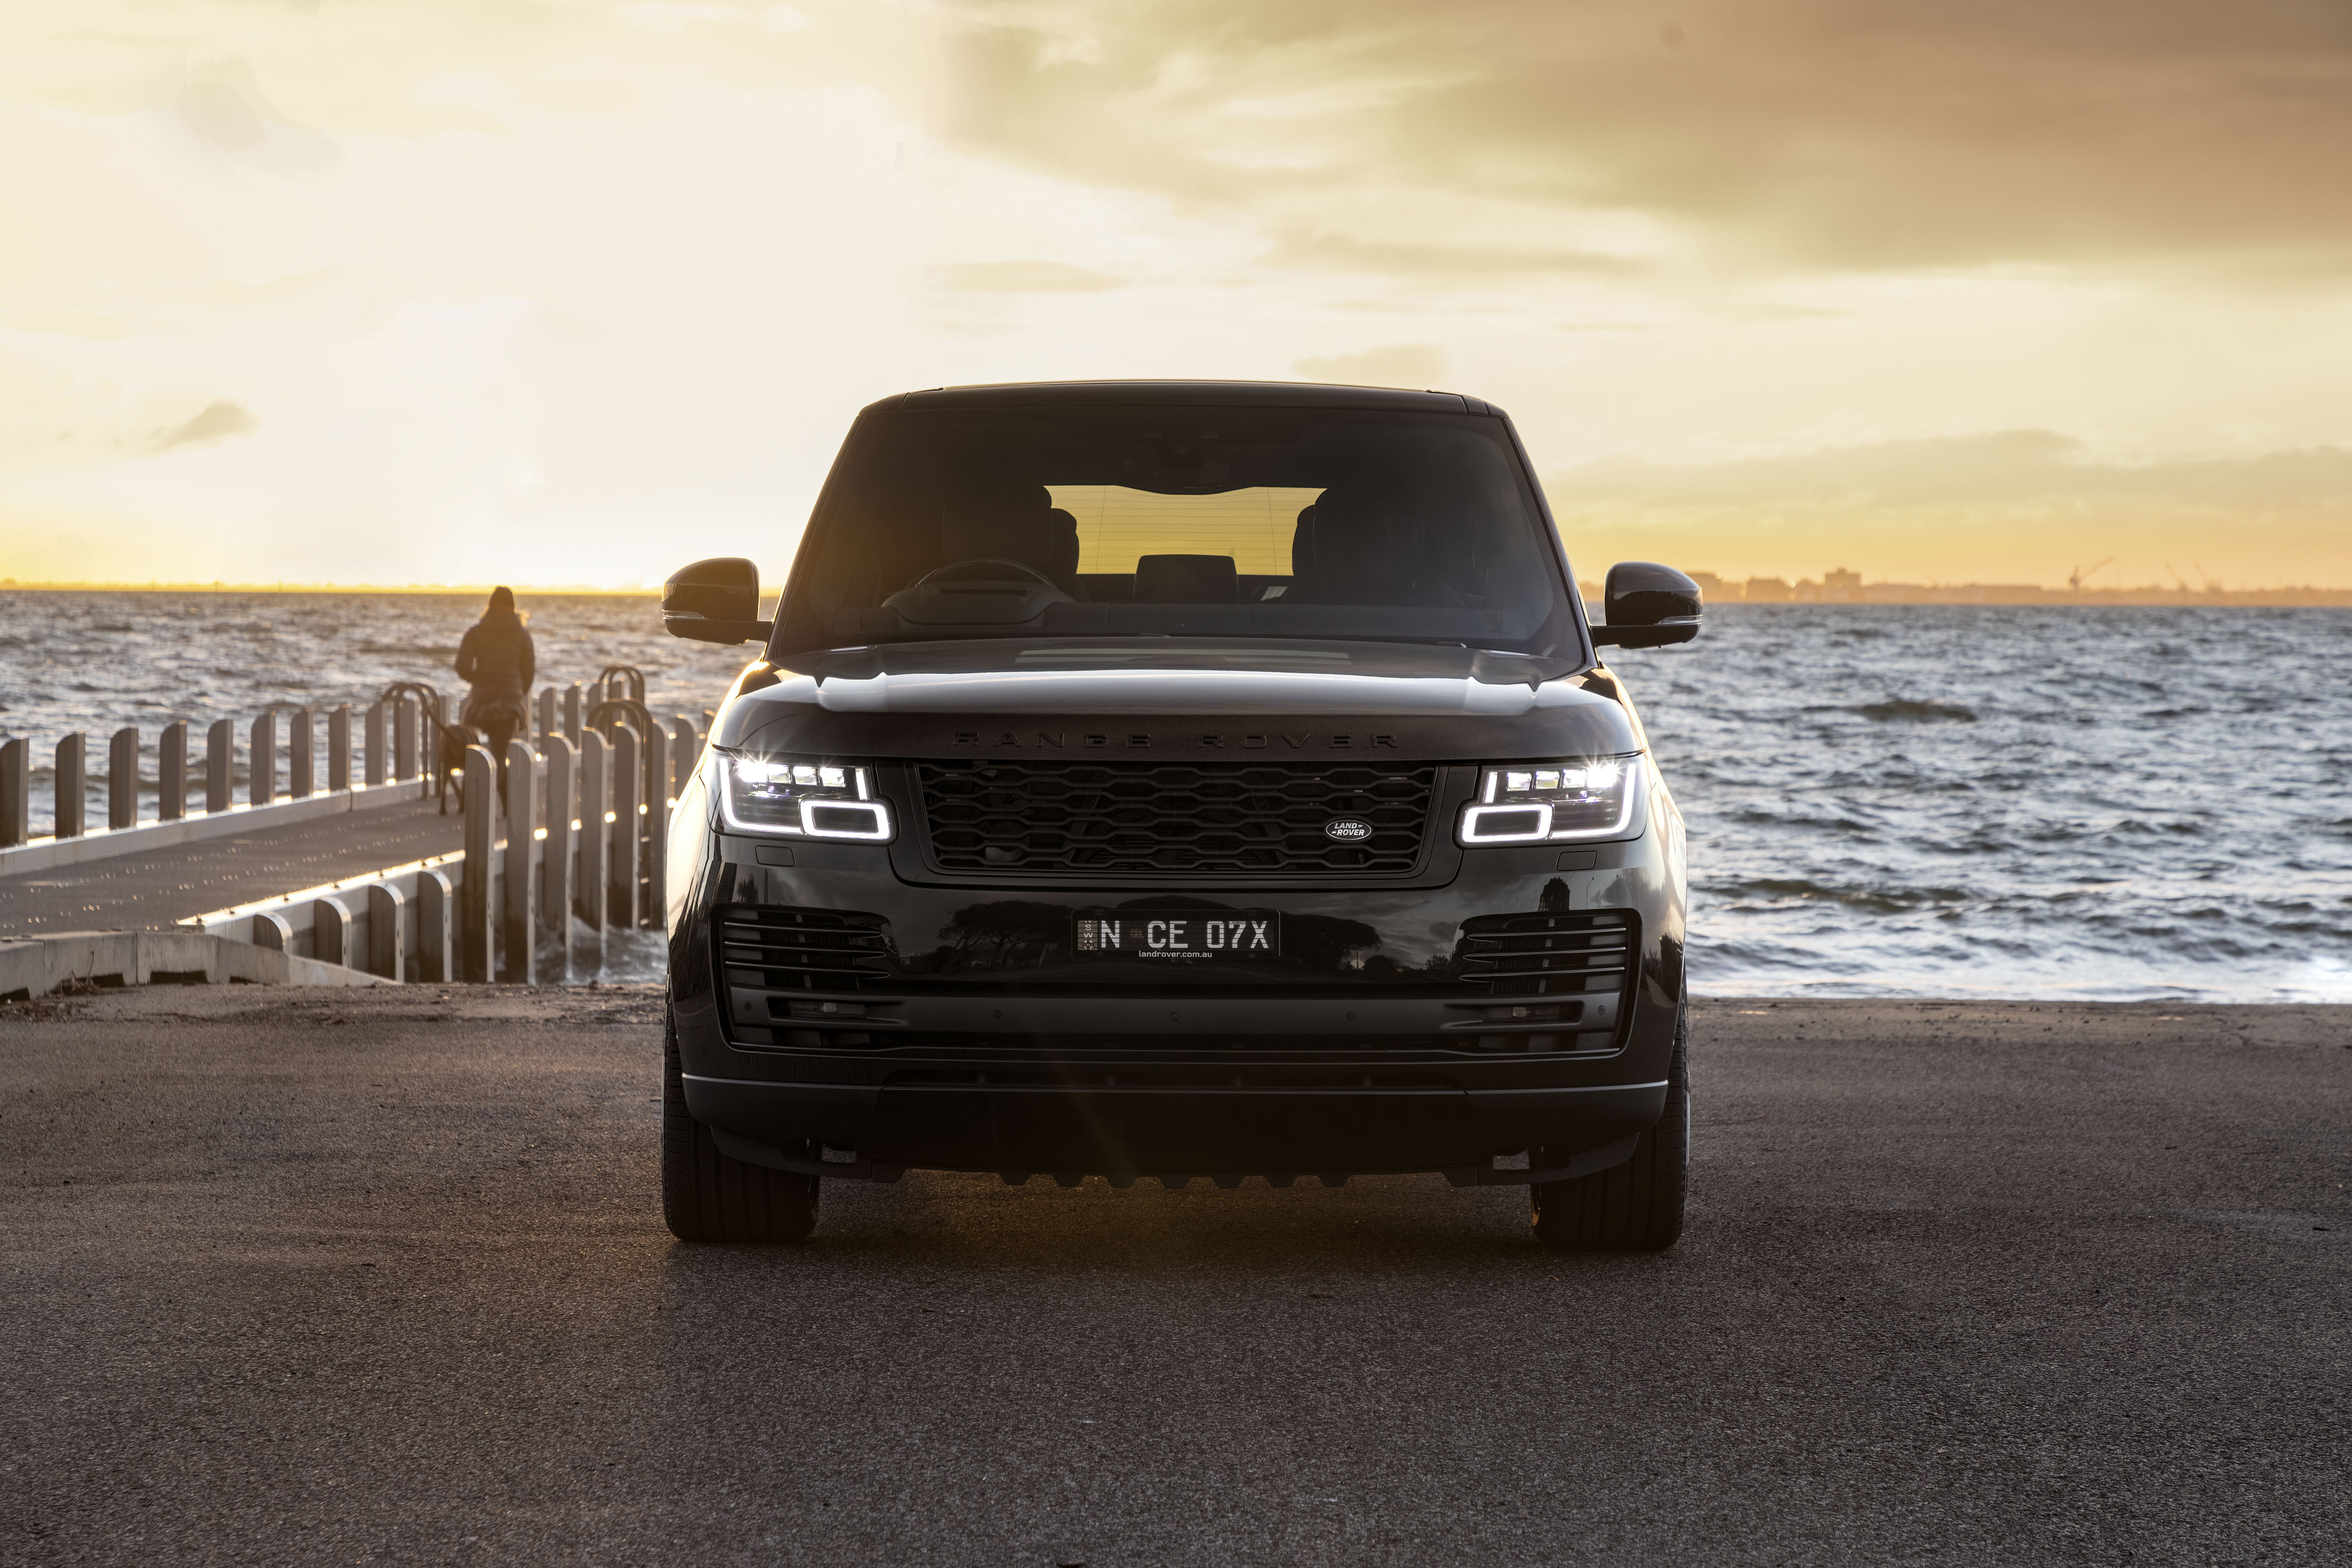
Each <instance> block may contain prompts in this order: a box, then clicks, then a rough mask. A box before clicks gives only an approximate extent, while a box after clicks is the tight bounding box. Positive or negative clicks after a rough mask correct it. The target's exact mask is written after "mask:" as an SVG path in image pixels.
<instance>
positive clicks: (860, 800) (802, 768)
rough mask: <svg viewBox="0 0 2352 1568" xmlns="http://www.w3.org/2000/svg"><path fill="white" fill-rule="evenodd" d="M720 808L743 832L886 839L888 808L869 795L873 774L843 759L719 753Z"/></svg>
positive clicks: (868, 840) (880, 841)
mask: <svg viewBox="0 0 2352 1568" xmlns="http://www.w3.org/2000/svg"><path fill="white" fill-rule="evenodd" d="M716 755H717V757H718V763H719V773H720V775H721V777H720V785H721V787H720V789H719V811H720V813H721V814H722V815H723V816H725V817H726V820H727V826H730V827H732V828H736V829H739V830H740V831H742V832H745V833H789V834H793V835H794V836H795V837H807V838H852V839H856V840H858V841H859V842H861V843H866V844H887V843H888V842H889V841H890V808H889V806H888V805H885V804H884V803H883V802H881V801H879V800H877V799H875V798H874V778H873V774H872V773H870V772H868V771H867V770H866V769H865V768H861V767H854V766H851V765H849V764H848V763H821V762H815V761H805V760H803V759H801V758H798V757H753V756H747V755H745V754H744V753H743V752H717V753H716Z"/></svg>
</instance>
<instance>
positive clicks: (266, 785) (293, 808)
mask: <svg viewBox="0 0 2352 1568" xmlns="http://www.w3.org/2000/svg"><path fill="white" fill-rule="evenodd" d="M353 718H354V715H353V712H352V708H351V705H350V704H348V703H343V704H339V705H338V706H336V707H334V708H332V709H330V710H327V712H326V714H325V720H326V724H325V730H326V735H325V740H326V749H325V756H324V759H323V760H324V762H325V763H326V766H325V768H324V770H323V773H322V771H321V769H320V766H319V763H320V761H321V758H320V746H319V742H320V723H319V719H320V715H319V714H318V713H317V712H315V711H314V710H311V709H309V708H299V707H273V708H270V709H268V710H265V711H263V712H261V713H258V714H256V715H255V716H254V717H253V718H252V719H251V720H250V721H246V722H244V723H240V722H239V721H236V720H235V719H222V720H219V721H215V723H213V724H212V725H211V726H210V727H209V728H208V729H207V730H206V731H205V736H204V751H203V753H202V754H201V755H200V756H199V755H196V754H194V753H193V752H191V751H190V749H189V740H190V730H189V726H188V724H187V723H186V721H174V722H173V723H170V724H166V725H165V726H163V731H162V732H161V733H160V734H158V735H157V737H156V743H155V753H154V754H155V773H154V775H153V779H154V784H155V796H156V798H155V814H154V815H153V816H143V817H142V815H141V796H142V793H143V789H144V786H145V784H146V783H147V779H146V778H145V777H144V776H143V769H142V761H143V755H144V744H143V738H142V734H141V731H139V729H138V727H137V726H136V725H132V726H128V727H126V728H123V729H121V730H117V731H115V732H114V734H113V736H112V737H111V738H110V740H109V742H108V743H107V748H106V752H107V767H106V805H107V810H106V817H107V820H106V823H105V825H104V826H94V825H92V824H90V823H89V821H87V820H86V816H87V797H88V795H89V769H88V757H89V737H88V736H87V735H86V734H84V733H83V732H81V731H72V732H69V733H68V734H66V735H64V736H62V737H61V738H60V739H59V740H58V743H57V751H56V755H55V766H54V767H53V769H52V771H51V775H50V780H49V785H50V795H51V797H52V798H51V803H50V816H51V820H52V822H53V824H54V831H52V832H50V833H47V834H43V835H38V836H36V835H35V834H34V833H33V832H32V831H31V814H32V802H33V796H34V785H35V780H34V778H33V772H32V766H31V763H32V744H31V742H29V741H27V740H26V739H25V738H24V737H22V736H9V737H0V877H6V876H10V875H14V874H16V873H20V872H26V871H37V870H47V869H48V868H52V867H58V866H71V865H78V864H80V863H81V862H83V861H86V860H94V859H101V858H105V857H108V856H111V855H128V854H132V853H135V852H137V851H140V850H144V849H155V848H163V847H167V846H169V845H173V844H181V843H188V842H192V841H195V840H199V839H204V838H210V837H218V836H219V835H221V834H224V833H247V832H251V831H252V830H254V829H256V828H259V827H266V826H277V825H281V824H285V823H292V822H300V821H304V820H306V819H308V818H310V817H314V816H331V815H333V814H335V813H337V812H342V811H363V810H366V809H368V808H369V807H371V806H376V805H398V804H400V803H401V802H404V801H412V800H415V799H418V798H419V797H420V796H422V795H424V794H425V791H426V789H427V788H429V787H430V785H431V783H432V781H433V779H434V777H435V776H436V768H437V764H438V762H439V758H440V753H441V747H440V738H439V733H438V731H437V730H436V726H435V724H434V722H433V716H432V712H431V708H430V704H428V703H427V702H426V701H425V700H423V699H422V698H420V697H417V696H404V697H398V698H395V699H394V700H391V701H388V702H373V703H370V704H369V705H368V706H367V707H366V708H364V709H362V710H359V713H358V714H357V719H358V723H357V725H356V726H354V724H353ZM355 727H356V729H357V731H358V732H357V733H356V734H354V733H353V731H354V728H355ZM240 734H242V735H243V737H244V738H245V741H246V744H245V747H244V755H243V757H242V759H240V757H239V754H238V752H239V747H238V740H239V737H240ZM281 745H282V747H283V749H282V750H281V749H280V748H281ZM281 758H282V759H283V761H284V762H285V764H286V765H285V767H284V768H283V769H282V770H281V769H280V767H279V765H278V764H279V762H280V760H281ZM240 760H242V761H243V762H244V763H245V766H244V769H243V773H244V775H245V785H246V787H245V790H244V792H243V793H244V795H245V798H244V799H242V800H240V799H238V798H237V795H238V793H239V792H238V789H237V787H236V786H237V775H238V772H239V769H238V763H239V762H240ZM355 767H356V768H357V769H358V771H359V774H360V776H358V777H356V778H355V777H354V776H353V772H354V768H355ZM281 772H282V773H283V774H284V779H285V787H284V789H283V790H282V791H281V789H280V787H279V775H280V773H281Z"/></svg>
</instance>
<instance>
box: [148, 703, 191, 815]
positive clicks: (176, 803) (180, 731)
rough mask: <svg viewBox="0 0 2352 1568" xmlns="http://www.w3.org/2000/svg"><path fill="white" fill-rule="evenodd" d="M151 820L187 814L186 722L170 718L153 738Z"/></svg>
mask: <svg viewBox="0 0 2352 1568" xmlns="http://www.w3.org/2000/svg"><path fill="white" fill-rule="evenodd" d="M155 793H156V795H157V797H158V798H157V800H156V802H155V820H156V821H158V822H177V821H179V820H180V819H181V818H182V817H184V816H187V815H188V721H186V720H185V719H174V720H173V721H171V722H170V723H168V724H166V725H164V726H163V733H162V734H161V735H159V736H157V737H156V738H155Z"/></svg>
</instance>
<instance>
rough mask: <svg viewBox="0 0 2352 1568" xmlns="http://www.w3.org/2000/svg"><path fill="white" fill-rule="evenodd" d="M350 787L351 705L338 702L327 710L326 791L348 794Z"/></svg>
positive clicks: (334, 793)
mask: <svg viewBox="0 0 2352 1568" xmlns="http://www.w3.org/2000/svg"><path fill="white" fill-rule="evenodd" d="M351 787H352V705H351V704H350V703H348V702H338V703H337V704H335V706H334V707H332V708H331V709H329V710H327V793H328V794H330V795H348V794H349V793H350V792H351Z"/></svg>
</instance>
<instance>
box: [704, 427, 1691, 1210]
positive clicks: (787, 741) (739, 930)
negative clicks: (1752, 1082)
mask: <svg viewBox="0 0 2352 1568" xmlns="http://www.w3.org/2000/svg"><path fill="white" fill-rule="evenodd" d="M1575 583H1576V579H1575V577H1574V575H1573V574H1572V573H1571V572H1570V567H1569V563H1568V559H1567V557H1566V555H1565V554H1564V553H1563V552H1562V551H1561V548H1560V543H1559V535H1558V533H1557V531H1555V529H1554V527H1553V524H1552V521H1551V519H1550V516H1549V512H1548V510H1546V507H1545V504H1544V500H1543V497H1542V494H1541V492H1540V490H1539V489H1538V488H1537V485H1536V479H1535V475H1534V472H1533V470H1532V468H1531V466H1530V464H1529V463H1528V457H1527V453H1526V451H1525V450H1524V448H1522V447H1521V446H1520V444H1519V441H1518V437H1517V434H1516V432H1514V430H1513V429H1512V427H1511V424H1510V421H1509V420H1508V419H1507V418H1506V417H1505V416H1503V414H1502V412H1501V411H1500V410H1499V409H1496V408H1494V407H1492V406H1490V405H1486V404H1485V403H1481V402H1479V401H1478V400H1477V399H1475V398H1471V397H1460V396H1455V395H1452V394H1443V393H1416V392H1394V391H1381V390H1375V389H1370V388H1364V387H1340V386H1301V385H1286V384H1249V383H1225V382H1122V383H1092V384H1040V385H1021V386H982V387H964V388H949V389H942V390H940V391H934V392H918V393H909V394H907V395H902V396H898V397H893V398H889V399H887V400H886V401H884V402H881V403H877V404H875V405H873V406H871V407H869V408H867V409H866V410H865V411H864V412H863V413H861V414H860V415H859V416H858V417H857V420H856V424H855V426H853V427H852V428H851V430H850V432H849V437H848V440H847V442H846V443H845V446H844V447H843V450H842V453H841V456H840V458H838V460H837V461H836V462H835V466H834V468H833V472H832V474H831V476H830V477H829V478H828V479H827V480H826V482H825V486H824V491H823V494H822V495H821V496H820V498H819V500H818V501H817V505H816V510H815V512H814V515H813V517H812V518H811V520H810V522H809V526H808V530H807V532H806V534H805V535H804V536H803V539H802V542H801V546H800V551H799V554H798V556H797V558H796V559H795V560H794V562H793V571H792V576H791V579H790V581H789V582H788V583H787V584H786V585H785V587H784V591H783V594H782V599H781V601H780V602H779V604H778V605H777V607H776V613H775V618H774V620H773V621H772V622H771V621H764V620H760V619H758V618H756V617H757V616H758V615H759V576H758V573H757V571H756V570H755V569H754V568H753V567H752V565H751V563H750V562H748V561H743V560H734V559H728V560H718V561H704V562H700V563H697V564H695V565H693V566H689V567H688V568H687V569H686V570H684V571H682V572H680V573H679V574H677V576H675V577H673V578H672V579H670V582H669V584H668V586H667V590H666V591H665V595H664V599H663V610H664V618H665V623H666V624H667V626H668V628H669V630H671V631H672V632H674V633H676V634H677V635H678V636H681V637H695V638H699V639H701V640H705V641H712V642H720V643H740V642H748V641H753V640H758V641H762V642H764V643H766V645H767V649H766V652H765V654H764V655H763V656H762V657H761V659H760V660H759V661H758V662H757V663H754V664H752V665H751V667H749V668H747V669H746V670H745V671H744V672H743V675H742V678H741V679H740V680H739V681H738V682H737V683H736V685H735V687H734V689H732V691H730V693H729V696H728V699H727V703H726V706H725V708H724V709H723V710H721V711H720V712H719V718H718V721H717V722H716V724H715V725H714V727H713V729H712V731H711V743H710V747H709V752H707V753H706V755H705V756H704V758H703V762H702V765H701V767H700V768H699V769H698V773H697V774H696V777H695V778H694V780H693V782H692V783H691V784H689V785H688V787H687V788H686V789H685V790H684V791H683V792H682V793H683V796H684V798H683V799H682V800H681V802H680V804H679V807H678V811H677V818H676V825H675V827H674V828H673V835H674V837H673V839H672V842H671V846H670V850H669V855H668V859H667V866H668V889H667V895H668V929H669V962H670V968H669V973H670V980H669V1004H670V1005H669V1026H668V1031H667V1034H668V1038H667V1045H666V1048H665V1053H664V1054H665V1063H666V1070H667V1097H666V1110H667V1114H666V1117H665V1121H664V1124H663V1153H662V1190H663V1200H664V1205H665V1209H666V1212H667V1219H668V1222H669V1226H670V1228H671V1229H672V1230H673V1231H674V1232H676V1233H677V1235H678V1236H679V1237H683V1238H685V1239H687V1240H689V1241H757V1240H796V1239H799V1238H800V1237H805V1236H806V1235H807V1234H808V1233H809V1231H810V1229H811V1228H812V1226H814V1223H815V1219H816V1206H817V1192H818V1184H819V1182H820V1180H821V1179H822V1178H824V1177H826V1176H835V1177H850V1178H856V1179H862V1180H868V1181H885V1182H887V1181H894V1180H896V1179H897V1178H898V1174H899V1173H901V1172H902V1171H904V1170H906V1169H908V1168H909V1167H916V1166H920V1167H927V1168H932V1169H944V1170H955V1171H990V1172H998V1173H1003V1177H1004V1179H1005V1180H1006V1181H1009V1182H1015V1183H1018V1182H1024V1181H1026V1180H1027V1179H1028V1178H1029V1177H1030V1176H1031V1175H1040V1174H1041V1175H1050V1176H1052V1177H1053V1178H1054V1179H1055V1181H1056V1182H1059V1183H1061V1184H1064V1185H1066V1186H1067V1185H1076V1184H1077V1183H1078V1182H1080V1181H1081V1180H1083V1179H1084V1177H1085V1176H1086V1175H1087V1174H1088V1173H1095V1174H1100V1175H1103V1176H1106V1177H1108V1179H1109V1180H1110V1182H1111V1183H1112V1184H1114V1185H1117V1186H1125V1185H1128V1184H1131V1183H1132V1182H1133V1181H1134V1180H1135V1179H1136V1178H1137V1177H1139V1176H1152V1177H1157V1178H1159V1179H1160V1181H1162V1182H1164V1183H1168V1184H1174V1185H1181V1184H1183V1183H1185V1182H1187V1181H1190V1180H1192V1178H1194V1177H1196V1176H1202V1177H1207V1178H1210V1179H1212V1180H1213V1181H1215V1182H1217V1183H1218V1184H1220V1185H1223V1186H1234V1185H1236V1184H1239V1183H1240V1182H1241V1181H1242V1179H1243V1178H1244V1176H1247V1175H1251V1174H1258V1175H1263V1176H1265V1178H1266V1179H1267V1180H1269V1181H1270V1182H1272V1183H1273V1184H1275V1185H1276V1186H1286V1185H1288V1184H1290V1183H1291V1182H1293V1181H1295V1180H1297V1178H1299V1177H1301V1176H1312V1177H1317V1178H1319V1179H1320V1180H1322V1181H1324V1182H1327V1183H1335V1184H1336V1183H1339V1182H1341V1181H1344V1180H1345V1179H1346V1178H1347V1177H1348V1176H1349V1174H1351V1173H1371V1172H1416V1171H1418V1172H1430V1171H1438V1172H1443V1173H1445V1175H1446V1176H1447V1177H1448V1178H1449V1179H1450V1180H1452V1181H1453V1182H1454V1183H1455V1184H1462V1185H1467V1184H1486V1183H1513V1184H1528V1185H1529V1186H1530V1188H1531V1191H1532V1193H1533V1194H1534V1212H1535V1228H1536V1231H1537V1234H1538V1236H1540V1237H1542V1238H1543V1239H1544V1240H1545V1241H1546V1242H1548V1243H1549V1244H1551V1245H1553V1246H1556V1247H1579V1248H1638V1249H1651V1248H1658V1247H1666V1246H1669V1245H1671V1244H1672V1243H1673V1241H1674V1240H1675V1237H1676V1236H1677V1235H1678V1234H1679V1232H1680V1230H1681V1227H1682V1213H1683V1195H1684V1187H1685V1167H1686V1155H1687V1146H1688V1104H1689V1101H1688V1092H1687V1089H1686V1088H1685V1024H1684V1011H1685V1008H1684V994H1685V991H1684V983H1683V931H1684V874H1683V827H1682V819H1681V816H1680V815H1679V814H1678V813H1677V812H1676V810H1675V805H1674V801H1673V798H1672V797H1671V796H1670V795H1668V793H1667V791H1666V786H1665V782H1664V779H1662V778H1661V777H1660V776H1659V774H1658V772H1657V769H1656V767H1655V765H1654V763H1653V761H1652V759H1651V756H1650V752H1649V748H1648V745H1647V743H1646V742H1645V741H1644V739H1643V732H1642V723H1641V721H1640V719H1639V718H1638V717H1637V716H1636V715H1635V713H1634V710H1633V701H1632V700H1631V699H1630V698H1629V697H1628V696H1627V695H1626V693H1625V690H1624V688H1623V686H1622V683H1621V682H1620V681H1619V680H1618V679H1617V678H1616V677H1615V676H1614V675H1612V673H1610V671H1609V670H1607V669H1606V668H1603V667H1602V666H1601V664H1600V662H1599V661H1598V658H1597V657H1596V655H1595V652H1594V648H1595V647H1596V645H1601V644H1613V645H1616V646H1620V647H1656V646H1660V645H1663V644H1666V643H1675V642H1683V641H1686V640H1688V639H1689V638H1690V637H1694V636H1696V634H1697V630H1698V624H1699V613H1700V603H1699V594H1698V590H1697V588H1696V585H1695V584H1693V583H1692V582H1691V581H1690V579H1689V578H1687V577H1685V576H1684V575H1683V574H1680V573H1678V572H1675V571H1672V570H1670V569H1668V568H1665V567H1662V566H1655V565H1648V564H1642V563H1629V564H1626V565H1621V566H1618V567H1616V568H1615V569H1613V570H1612V572H1611V573H1610V574H1609V583H1608V588H1607V600H1608V624H1607V625H1606V626H1590V625H1588V624H1587V622H1586V619H1585V616H1584V609H1583V605H1582V602H1581V599H1580V595H1578V593H1577V592H1576V591H1575Z"/></svg>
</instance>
